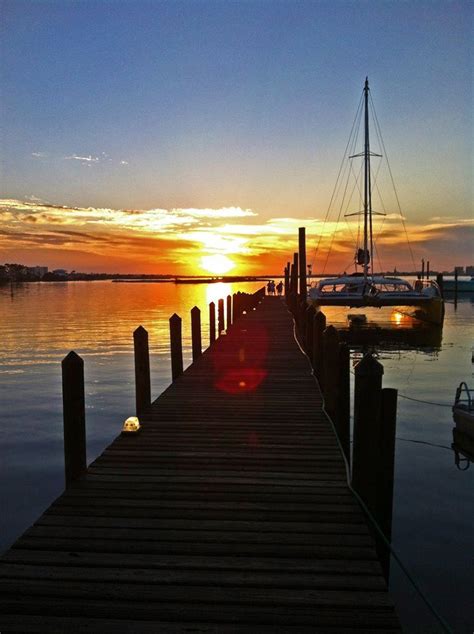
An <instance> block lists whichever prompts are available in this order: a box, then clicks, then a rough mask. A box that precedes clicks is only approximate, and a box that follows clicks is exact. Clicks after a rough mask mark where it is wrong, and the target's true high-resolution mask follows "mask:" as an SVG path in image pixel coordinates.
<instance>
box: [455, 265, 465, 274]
mask: <svg viewBox="0 0 474 634" xmlns="http://www.w3.org/2000/svg"><path fill="white" fill-rule="evenodd" d="M454 272H455V273H457V274H458V275H464V267H463V266H455V267H454Z"/></svg>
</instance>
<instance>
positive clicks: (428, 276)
mask: <svg viewBox="0 0 474 634" xmlns="http://www.w3.org/2000/svg"><path fill="white" fill-rule="evenodd" d="M426 279H427V280H429V279H430V261H429V260H428V261H427V262H426Z"/></svg>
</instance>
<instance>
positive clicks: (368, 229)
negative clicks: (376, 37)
mask: <svg viewBox="0 0 474 634" xmlns="http://www.w3.org/2000/svg"><path fill="white" fill-rule="evenodd" d="M364 105H365V110H364V114H365V117H364V129H365V138H364V279H367V275H368V272H369V261H370V259H372V257H373V254H372V250H373V244H372V196H371V182H370V140H369V78H368V77H366V78H365V85H364ZM369 242H370V251H369Z"/></svg>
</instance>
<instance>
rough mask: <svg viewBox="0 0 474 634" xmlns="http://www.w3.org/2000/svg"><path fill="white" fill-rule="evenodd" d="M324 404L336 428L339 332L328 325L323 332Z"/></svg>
mask: <svg viewBox="0 0 474 634" xmlns="http://www.w3.org/2000/svg"><path fill="white" fill-rule="evenodd" d="M323 363H324V387H323V393H324V406H325V409H326V412H327V413H328V414H329V416H330V418H331V420H332V421H333V422H334V423H335V424H336V428H337V421H336V415H337V397H338V385H339V333H338V332H337V330H336V328H334V326H328V327H327V328H326V330H325V331H324V333H323Z"/></svg>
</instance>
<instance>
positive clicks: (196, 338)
mask: <svg viewBox="0 0 474 634" xmlns="http://www.w3.org/2000/svg"><path fill="white" fill-rule="evenodd" d="M191 341H192V349H193V361H196V359H198V358H199V357H200V356H201V354H202V343H201V311H200V310H199V308H198V307H197V306H194V308H192V309H191Z"/></svg>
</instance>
